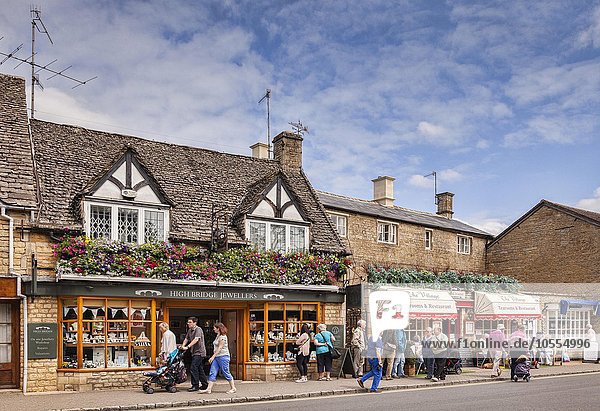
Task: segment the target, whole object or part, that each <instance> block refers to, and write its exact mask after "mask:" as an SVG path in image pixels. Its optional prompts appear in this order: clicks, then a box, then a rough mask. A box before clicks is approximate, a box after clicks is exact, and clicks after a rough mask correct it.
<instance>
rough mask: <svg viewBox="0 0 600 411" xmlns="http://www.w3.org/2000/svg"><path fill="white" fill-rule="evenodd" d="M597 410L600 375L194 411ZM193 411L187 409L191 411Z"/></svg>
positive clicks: (366, 394) (443, 387) (536, 379)
mask: <svg viewBox="0 0 600 411" xmlns="http://www.w3.org/2000/svg"><path fill="white" fill-rule="evenodd" d="M224 407H226V409H227V411H230V410H233V411H281V410H285V411H306V410H307V409H310V410H313V411H314V410H326V411H332V410H344V411H353V410H360V411H365V410H369V411H371V410H378V411H391V410H402V411H410V410H415V411H417V410H418V411H423V410H431V409H435V410H442V409H443V410H444V411H446V410H460V411H465V410H489V409H503V410H509V409H517V410H542V409H543V410H561V411H564V410H568V411H574V410H594V409H600V373H595V374H587V375H569V376H560V377H546V378H541V377H540V378H534V379H532V380H531V382H529V383H527V382H524V381H519V382H517V383H515V382H510V381H506V382H494V383H480V384H465V385H456V386H438V387H435V386H432V387H431V388H420V389H410V390H409V389H406V390H400V391H384V392H382V393H378V394H371V393H365V394H354V395H342V396H339V397H316V398H302V399H298V400H290V401H268V402H251V403H245V404H240V405H234V404H223V405H219V406H212V407H199V408H193V409H196V410H203V411H206V410H213V411H216V410H222V409H224ZM189 410H190V408H186V411H189Z"/></svg>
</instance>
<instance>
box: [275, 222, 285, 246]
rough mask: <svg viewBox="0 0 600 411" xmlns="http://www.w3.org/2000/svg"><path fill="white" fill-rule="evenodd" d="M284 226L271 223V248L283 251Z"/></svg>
mask: <svg viewBox="0 0 600 411" xmlns="http://www.w3.org/2000/svg"><path fill="white" fill-rule="evenodd" d="M285 228H286V227H285V226H284V225H279V224H271V250H280V251H285V246H286V238H285Z"/></svg>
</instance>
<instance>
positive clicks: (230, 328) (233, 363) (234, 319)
mask: <svg viewBox="0 0 600 411" xmlns="http://www.w3.org/2000/svg"><path fill="white" fill-rule="evenodd" d="M223 324H225V327H227V341H228V343H229V355H230V356H231V360H230V362H229V369H230V371H231V375H233V378H235V379H240V378H242V377H243V376H242V365H241V364H240V362H239V359H241V358H240V357H241V356H239V355H238V335H241V334H239V333H238V315H237V310H223ZM239 341H240V343H241V342H242V341H243V338H240V339H239Z"/></svg>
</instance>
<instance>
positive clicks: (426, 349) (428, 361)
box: [423, 327, 435, 380]
mask: <svg viewBox="0 0 600 411" xmlns="http://www.w3.org/2000/svg"><path fill="white" fill-rule="evenodd" d="M432 331H433V330H432V328H431V327H427V328H426V329H425V334H424V335H423V359H424V360H425V368H426V369H427V377H425V378H426V379H428V380H430V379H432V378H433V372H434V370H435V357H434V355H433V351H431V340H432V339H433V333H432Z"/></svg>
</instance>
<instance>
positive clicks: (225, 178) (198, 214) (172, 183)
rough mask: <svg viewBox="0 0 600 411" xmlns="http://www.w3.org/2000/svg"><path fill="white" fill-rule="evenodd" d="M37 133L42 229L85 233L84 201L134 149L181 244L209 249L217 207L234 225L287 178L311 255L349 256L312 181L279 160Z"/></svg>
mask: <svg viewBox="0 0 600 411" xmlns="http://www.w3.org/2000/svg"><path fill="white" fill-rule="evenodd" d="M31 131H32V139H33V145H34V150H35V162H36V165H37V167H38V170H39V171H38V173H39V182H40V192H41V199H42V203H41V209H40V213H39V225H40V226H42V227H49V228H61V227H73V226H78V227H81V226H82V219H81V216H80V211H79V208H78V206H79V204H80V202H79V201H78V199H79V198H80V196H82V195H86V194H87V193H86V189H87V188H89V187H90V186H91V185H92V184H93V183H94V182H96V181H97V180H99V179H100V178H102V177H103V176H104V175H105V173H106V172H107V171H108V170H109V168H110V167H111V166H112V165H113V164H114V163H115V162H116V161H117V160H118V159H119V158H120V157H121V156H123V154H124V153H125V152H126V150H127V149H128V148H129V147H131V148H132V149H133V150H134V151H135V153H136V158H137V159H138V161H140V163H141V164H143V165H144V167H146V169H147V170H148V172H149V173H150V174H151V175H152V177H153V178H154V179H155V180H156V182H157V183H158V184H159V186H160V188H161V189H162V190H163V191H164V193H165V195H166V197H167V198H168V199H169V200H170V201H171V202H172V203H173V208H172V209H171V230H170V233H171V236H172V237H173V238H175V239H178V240H187V241H203V242H208V241H210V237H211V228H210V227H211V225H210V222H211V209H212V205H213V204H214V205H215V207H216V208H219V209H224V210H225V212H224V214H225V215H227V216H228V218H229V219H230V221H231V220H235V219H236V217H238V215H239V213H240V212H242V211H243V207H244V206H248V205H249V204H251V203H252V200H253V198H257V197H258V196H259V195H260V194H261V192H259V191H260V190H257V189H256V186H257V183H258V186H262V185H263V184H261V182H264V181H266V180H268V179H270V178H273V179H274V178H276V176H277V175H278V174H281V175H282V176H283V179H284V180H285V181H286V183H288V184H289V189H290V190H291V191H292V192H293V193H294V195H296V196H297V198H299V199H300V201H301V202H302V207H303V209H304V210H305V211H306V214H307V216H308V218H309V219H310V221H311V222H312V226H311V249H313V250H318V251H328V252H337V253H344V252H345V250H344V247H343V246H342V244H341V242H340V240H339V237H338V236H337V233H336V232H335V230H334V228H333V227H332V225H331V223H330V221H329V218H328V217H327V215H326V213H325V211H324V209H323V207H322V205H321V204H320V203H319V201H318V199H317V196H316V194H315V193H314V191H313V189H312V187H311V186H310V183H309V182H308V180H307V178H306V177H305V175H304V174H303V173H302V172H293V171H283V170H282V169H281V167H280V166H279V163H278V162H275V161H273V160H261V159H256V158H252V157H246V156H241V155H234V154H227V153H220V152H215V151H210V150H205V149H200V148H193V147H186V146H180V145H175V144H168V143H161V142H154V141H149V140H145V139H142V138H138V137H133V136H127V135H120V134H112V133H106V132H101V131H94V130H88V129H85V128H81V127H74V126H68V125H60V124H54V123H48V122H45V121H39V120H32V121H31ZM222 223H223V222H222V221H221V224H222ZM229 241H230V242H233V243H243V242H245V240H244V238H243V233H242V232H241V230H240V227H239V226H237V227H236V226H234V227H232V228H230V230H229Z"/></svg>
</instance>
